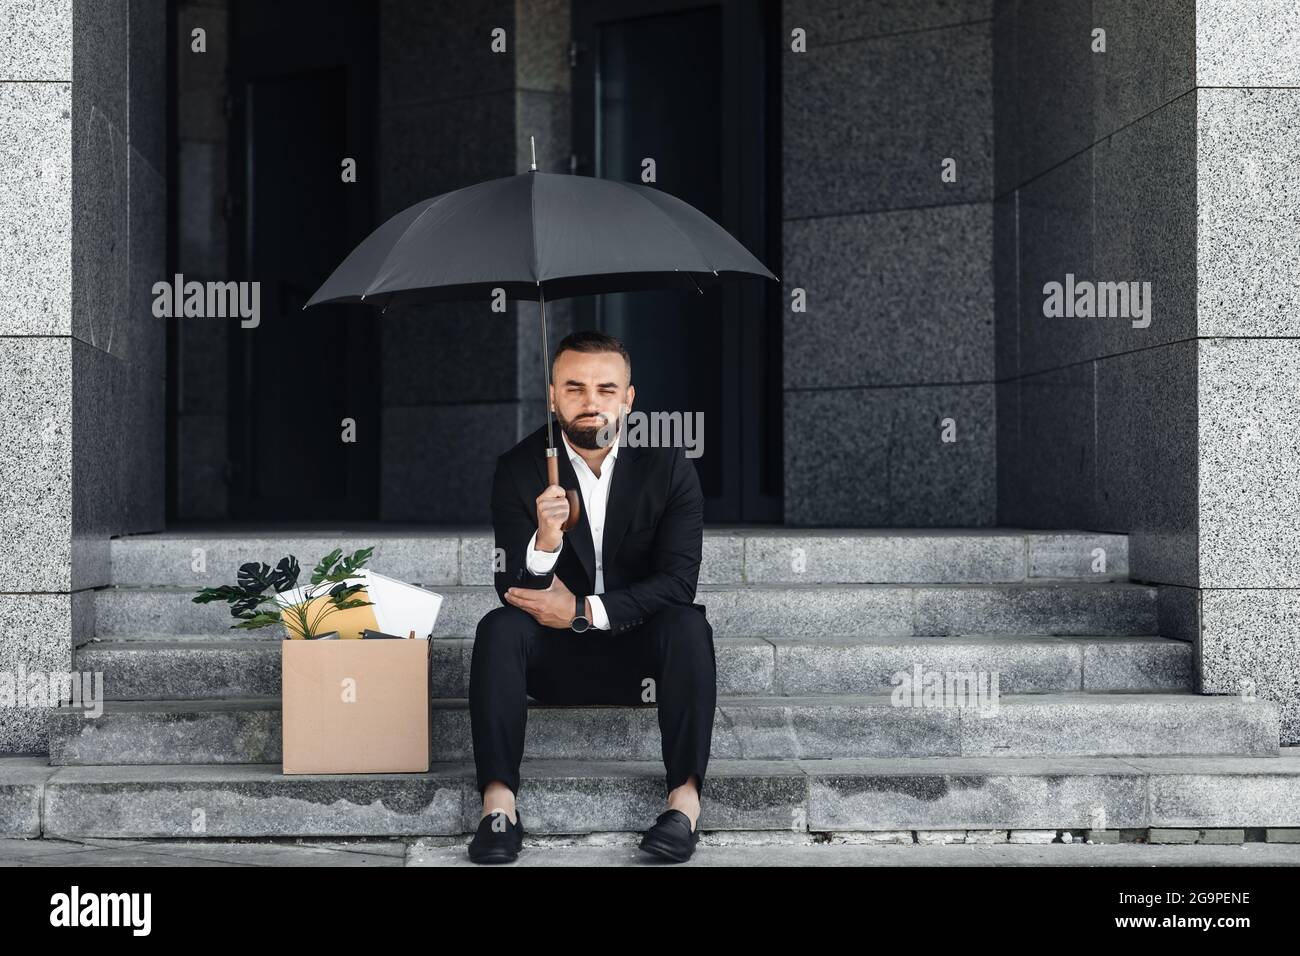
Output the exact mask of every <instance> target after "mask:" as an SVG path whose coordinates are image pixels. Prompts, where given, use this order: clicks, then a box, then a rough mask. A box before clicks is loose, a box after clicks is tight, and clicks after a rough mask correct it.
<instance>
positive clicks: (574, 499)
mask: <svg viewBox="0 0 1300 956" xmlns="http://www.w3.org/2000/svg"><path fill="white" fill-rule="evenodd" d="M546 481H547V484H551V485H558V484H559V483H560V463H559V461H558V460H557V459H556V457H555V456H554V455H548V456H547V458H546ZM564 494H565V497H567V498H568V499H569V517H567V518H565V519H564V524H562V525H560V530H561V531H569V530H571V529H572V528H573V526H574V525H575V524H577V523H578V514H579V512H578V509H579V507H581V506H580V505H579V503H578V492H577V491H575V490H574V489H573V488H566V489H565V490H564Z"/></svg>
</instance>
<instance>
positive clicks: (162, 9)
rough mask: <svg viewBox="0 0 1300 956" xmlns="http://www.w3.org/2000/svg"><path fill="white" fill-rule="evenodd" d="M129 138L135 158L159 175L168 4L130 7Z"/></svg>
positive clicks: (156, 1) (151, 1) (146, 0)
mask: <svg viewBox="0 0 1300 956" xmlns="http://www.w3.org/2000/svg"><path fill="white" fill-rule="evenodd" d="M127 16H128V24H127V29H128V32H129V37H130V64H129V67H128V73H129V79H130V87H129V90H128V94H129V96H130V108H129V109H128V111H127V119H128V121H127V130H128V137H129V139H130V142H131V146H132V148H133V149H135V150H137V151H138V155H139V156H140V157H141V158H142V159H143V160H144V161H145V162H147V163H148V164H149V165H150V166H152V167H153V171H154V172H155V173H157V174H159V175H161V174H162V173H163V172H164V171H165V170H166V169H167V160H166V155H165V152H164V151H165V149H166V137H167V55H166V49H167V44H168V43H169V42H171V41H170V39H169V38H168V36H167V4H166V2H165V0H143V2H140V0H136V2H133V3H131V4H129V12H128V14H127Z"/></svg>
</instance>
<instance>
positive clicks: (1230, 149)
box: [1196, 31, 1300, 336]
mask: <svg viewBox="0 0 1300 956" xmlns="http://www.w3.org/2000/svg"><path fill="white" fill-rule="evenodd" d="M1263 32H1268V31H1263ZM1196 107H1197V110H1196V134H1197V150H1196V197H1197V229H1196V283H1197V310H1196V314H1197V325H1198V330H1199V334H1200V335H1202V336H1215V335H1224V336H1295V335H1296V334H1298V333H1300V318H1297V316H1298V315H1300V284H1298V283H1297V282H1296V281H1295V275H1296V271H1297V268H1300V250H1297V249H1296V247H1295V243H1294V242H1293V241H1292V233H1293V226H1292V224H1293V223H1294V221H1295V219H1296V216H1297V215H1298V214H1300V178H1297V177H1296V175H1295V173H1294V170H1293V169H1292V168H1290V165H1289V164H1288V163H1285V162H1279V161H1278V160H1277V159H1276V158H1277V157H1282V156H1293V155H1295V154H1296V152H1297V150H1300V130H1297V129H1296V126H1295V124H1294V123H1293V122H1292V118H1293V117H1294V116H1295V114H1296V110H1297V109H1298V108H1300V90H1294V89H1288V90H1259V89H1254V90H1222V89H1216V90H1197V92H1196Z"/></svg>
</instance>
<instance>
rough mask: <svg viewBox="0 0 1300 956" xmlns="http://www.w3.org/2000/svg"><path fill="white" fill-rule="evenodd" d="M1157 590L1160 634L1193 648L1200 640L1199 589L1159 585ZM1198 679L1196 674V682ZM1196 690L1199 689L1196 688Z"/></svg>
mask: <svg viewBox="0 0 1300 956" xmlns="http://www.w3.org/2000/svg"><path fill="white" fill-rule="evenodd" d="M1157 590H1158V592H1159V593H1158V595H1157V598H1156V605H1157V609H1158V616H1159V619H1160V633H1161V634H1164V635H1166V636H1167V637H1172V638H1177V639H1178V640H1180V641H1188V642H1189V643H1191V644H1192V646H1193V647H1195V646H1196V644H1197V642H1199V641H1200V639H1201V592H1200V589H1199V588H1185V587H1176V586H1173V585H1170V586H1168V587H1166V586H1164V585H1161V586H1160V587H1159V588H1158V589H1157ZM1198 668H1199V665H1198ZM1199 677H1200V675H1199V672H1198V674H1197V678H1198V680H1199ZM1196 689H1197V690H1200V689H1201V688H1200V687H1199V686H1198V687H1197V688H1196Z"/></svg>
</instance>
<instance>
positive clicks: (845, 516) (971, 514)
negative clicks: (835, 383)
mask: <svg viewBox="0 0 1300 956" xmlns="http://www.w3.org/2000/svg"><path fill="white" fill-rule="evenodd" d="M993 405H994V402H993V386H992V385H991V384H990V385H946V386H928V387H927V386H917V387H913V388H873V389H863V390H861V391H857V390H845V389H837V390H833V391H793V392H786V403H785V435H786V458H785V469H786V472H785V489H786V491H785V520H786V524H787V525H791V526H798V525H851V526H868V527H869V526H873V525H876V526H893V527H952V526H964V527H979V526H987V525H991V524H992V523H993V519H994V510H995V505H996V490H995V484H996V464H995V453H996V449H995V447H994V434H995V423H994V407H993ZM946 419H951V420H952V422H953V423H954V425H953V427H954V428H955V437H956V440H955V441H952V442H946V441H943V433H944V430H945V429H946V428H948V425H947V423H946V422H945V420H946ZM832 446H835V447H840V448H842V449H843V450H844V451H845V454H843V455H837V456H835V457H834V458H832V459H830V460H827V459H825V458H824V457H820V456H819V455H818V454H816V453H815V450H817V449H824V448H827V447H832Z"/></svg>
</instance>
